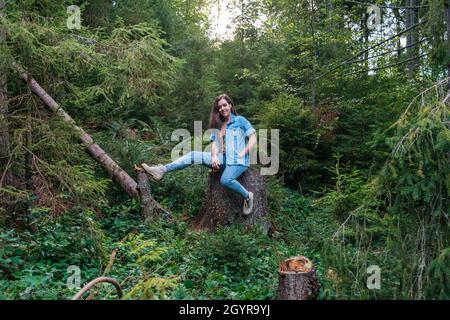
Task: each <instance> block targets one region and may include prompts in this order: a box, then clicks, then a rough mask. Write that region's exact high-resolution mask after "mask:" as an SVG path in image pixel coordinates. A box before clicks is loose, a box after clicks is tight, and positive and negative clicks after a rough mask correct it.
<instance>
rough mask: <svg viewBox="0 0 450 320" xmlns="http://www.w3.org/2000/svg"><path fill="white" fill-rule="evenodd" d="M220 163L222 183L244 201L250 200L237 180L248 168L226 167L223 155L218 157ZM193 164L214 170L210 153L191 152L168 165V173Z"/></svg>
mask: <svg viewBox="0 0 450 320" xmlns="http://www.w3.org/2000/svg"><path fill="white" fill-rule="evenodd" d="M217 158H218V159H219V163H220V169H221V170H223V174H222V176H221V177H220V183H221V184H222V185H223V186H225V187H227V188H229V189H231V190H233V191H235V192H237V193H239V194H240V195H241V196H242V197H244V199H248V191H247V189H245V188H244V187H243V186H242V185H241V184H240V183H239V182H238V181H237V180H236V179H237V178H238V177H239V176H240V175H241V174H243V173H244V172H245V171H246V170H247V169H248V167H247V166H242V165H226V163H225V158H224V156H223V154H222V153H219V154H218V155H217ZM191 164H202V165H204V166H206V167H208V168H212V160H211V153H210V152H200V151H191V152H189V153H187V154H185V155H184V156H182V157H181V158H179V159H177V160H175V161H174V162H172V163H169V164H166V165H165V167H166V169H167V172H170V171H175V170H180V169H184V168H186V167H187V166H189V165H191Z"/></svg>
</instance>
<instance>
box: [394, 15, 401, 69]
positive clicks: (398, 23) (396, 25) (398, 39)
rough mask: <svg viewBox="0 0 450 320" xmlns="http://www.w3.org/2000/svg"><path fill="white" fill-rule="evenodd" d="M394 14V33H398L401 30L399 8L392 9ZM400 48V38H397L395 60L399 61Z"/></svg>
mask: <svg viewBox="0 0 450 320" xmlns="http://www.w3.org/2000/svg"><path fill="white" fill-rule="evenodd" d="M393 12H394V16H395V31H396V32H395V33H400V31H402V30H401V22H402V21H401V15H400V9H399V8H394V9H393ZM401 47H402V43H401V37H397V58H398V60H399V61H400V56H401V50H400V48H401Z"/></svg>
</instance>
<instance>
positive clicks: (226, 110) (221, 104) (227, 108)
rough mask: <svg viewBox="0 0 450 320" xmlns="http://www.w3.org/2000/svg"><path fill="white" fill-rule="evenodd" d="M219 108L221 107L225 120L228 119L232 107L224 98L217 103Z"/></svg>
mask: <svg viewBox="0 0 450 320" xmlns="http://www.w3.org/2000/svg"><path fill="white" fill-rule="evenodd" d="M217 106H218V107H219V113H220V115H221V116H222V117H224V118H228V117H229V115H230V112H231V105H230V104H229V103H228V101H227V100H226V99H224V98H222V99H220V100H219V102H218V103H217Z"/></svg>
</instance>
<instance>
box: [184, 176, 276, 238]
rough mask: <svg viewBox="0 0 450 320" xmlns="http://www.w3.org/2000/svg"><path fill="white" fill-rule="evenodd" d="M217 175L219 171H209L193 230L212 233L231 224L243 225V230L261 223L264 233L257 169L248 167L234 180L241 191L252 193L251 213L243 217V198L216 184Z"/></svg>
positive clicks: (261, 185) (261, 180)
mask: <svg viewBox="0 0 450 320" xmlns="http://www.w3.org/2000/svg"><path fill="white" fill-rule="evenodd" d="M221 175H222V172H214V171H211V172H210V173H209V176H208V190H207V192H206V195H205V198H204V200H203V203H202V206H201V208H200V210H199V213H198V215H197V217H196V218H195V221H194V225H193V226H194V229H195V230H206V231H210V232H212V231H214V230H215V229H216V227H218V226H226V225H229V224H231V223H239V224H243V225H244V226H246V227H247V228H249V227H251V226H253V225H255V224H256V223H261V224H262V226H263V228H264V229H265V231H266V232H267V231H268V230H269V228H270V222H269V220H268V214H269V210H268V207H267V196H266V185H265V181H264V177H263V176H261V175H260V174H259V172H258V170H256V169H253V168H250V169H248V170H247V171H245V172H244V173H243V174H242V175H241V176H240V177H239V178H238V179H237V180H238V181H239V183H241V184H242V185H243V186H244V188H246V189H247V190H248V191H251V192H253V194H254V206H253V212H252V213H251V214H250V215H248V216H245V215H244V214H243V213H242V208H243V205H244V199H243V198H242V197H241V196H240V195H239V194H237V193H236V192H234V191H232V190H229V189H227V188H226V187H224V186H222V185H221V184H220V177H221Z"/></svg>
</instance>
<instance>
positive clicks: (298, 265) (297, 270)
mask: <svg viewBox="0 0 450 320" xmlns="http://www.w3.org/2000/svg"><path fill="white" fill-rule="evenodd" d="M319 290H320V285H319V282H318V281H317V276H316V270H315V268H314V267H313V264H312V261H311V260H309V259H308V258H306V257H304V256H296V257H292V258H289V259H286V260H284V261H283V262H282V263H281V264H280V270H279V277H278V299H279V300H315V299H317V297H318V295H319Z"/></svg>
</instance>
